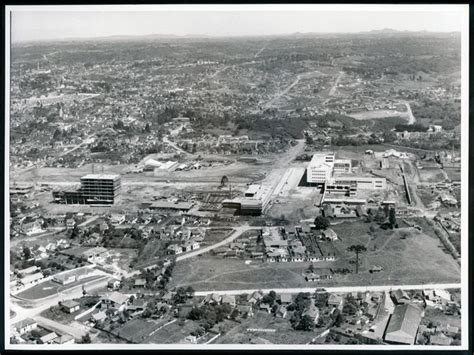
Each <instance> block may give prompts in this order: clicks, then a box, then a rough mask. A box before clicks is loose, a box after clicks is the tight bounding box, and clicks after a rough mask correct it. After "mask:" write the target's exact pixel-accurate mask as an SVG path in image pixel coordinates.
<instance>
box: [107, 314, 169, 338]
mask: <svg viewBox="0 0 474 355" xmlns="http://www.w3.org/2000/svg"><path fill="white" fill-rule="evenodd" d="M169 321H170V319H168V318H166V319H159V320H147V319H142V318H136V319H133V320H131V321H128V322H127V323H125V324H124V325H123V326H122V327H120V328H116V329H114V330H113V333H114V334H117V335H118V336H120V337H122V338H124V339H127V340H128V341H131V342H133V343H144V342H148V340H149V337H150V334H154V333H153V332H154V331H155V330H157V329H159V328H160V327H161V326H163V325H164V324H166V323H167V322H169ZM161 342H162V341H160V343H161Z"/></svg>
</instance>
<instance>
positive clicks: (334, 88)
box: [329, 71, 344, 96]
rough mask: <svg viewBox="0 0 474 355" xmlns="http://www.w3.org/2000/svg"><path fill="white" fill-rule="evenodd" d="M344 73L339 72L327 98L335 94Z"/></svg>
mask: <svg viewBox="0 0 474 355" xmlns="http://www.w3.org/2000/svg"><path fill="white" fill-rule="evenodd" d="M343 74H344V72H342V71H340V72H339V75H338V76H337V78H336V80H335V81H334V84H333V85H332V87H331V90H329V96H333V95H334V94H335V93H336V90H337V85H339V81H341V78H342V75H343Z"/></svg>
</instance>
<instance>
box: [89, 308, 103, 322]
mask: <svg viewBox="0 0 474 355" xmlns="http://www.w3.org/2000/svg"><path fill="white" fill-rule="evenodd" d="M106 318H107V313H105V311H98V312H95V313H93V314H92V316H91V321H92V322H93V323H100V322H102V321H104V320H105V319H106Z"/></svg>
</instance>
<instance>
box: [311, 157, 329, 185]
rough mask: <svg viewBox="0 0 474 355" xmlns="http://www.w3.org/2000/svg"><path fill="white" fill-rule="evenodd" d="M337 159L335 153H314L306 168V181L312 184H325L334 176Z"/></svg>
mask: <svg viewBox="0 0 474 355" xmlns="http://www.w3.org/2000/svg"><path fill="white" fill-rule="evenodd" d="M335 160H336V159H335V154H334V153H319V154H314V155H313V158H312V159H311V161H310V163H309V164H308V168H307V169H306V181H307V182H308V183H311V184H324V183H325V182H326V180H327V179H329V178H331V177H332V174H333V170H334V161H335Z"/></svg>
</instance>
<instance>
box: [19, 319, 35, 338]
mask: <svg viewBox="0 0 474 355" xmlns="http://www.w3.org/2000/svg"><path fill="white" fill-rule="evenodd" d="M37 327H38V322H36V321H35V320H34V319H32V318H26V319H23V320H21V321H19V322H17V323H15V324H14V328H15V329H16V331H17V332H18V334H20V335H23V334H25V333H28V332H30V331H32V330H33V329H36V328H37Z"/></svg>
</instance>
